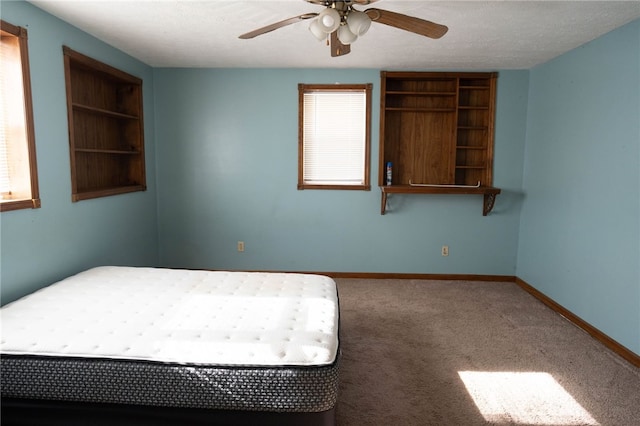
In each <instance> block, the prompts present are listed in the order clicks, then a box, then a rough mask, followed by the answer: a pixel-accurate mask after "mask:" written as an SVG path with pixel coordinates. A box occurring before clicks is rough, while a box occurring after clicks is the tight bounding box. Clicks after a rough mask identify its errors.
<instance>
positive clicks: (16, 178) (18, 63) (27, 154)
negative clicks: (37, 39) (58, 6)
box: [0, 21, 40, 211]
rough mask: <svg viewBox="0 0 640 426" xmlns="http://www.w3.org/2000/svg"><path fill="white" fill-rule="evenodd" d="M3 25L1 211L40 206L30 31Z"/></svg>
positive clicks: (0, 52)
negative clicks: (29, 41)
mask: <svg viewBox="0 0 640 426" xmlns="http://www.w3.org/2000/svg"><path fill="white" fill-rule="evenodd" d="M0 24H1V27H0V30H1V31H0V32H1V35H2V37H1V39H2V42H1V43H0V104H1V105H0V106H1V108H2V111H1V113H0V211H8V210H17V209H26V208H37V207H40V198H39V195H38V175H37V169H36V151H35V138H34V130H33V109H32V106H31V82H30V78H29V54H28V50H27V30H25V29H24V28H21V27H16V26H15V25H11V24H9V23H7V22H4V21H0Z"/></svg>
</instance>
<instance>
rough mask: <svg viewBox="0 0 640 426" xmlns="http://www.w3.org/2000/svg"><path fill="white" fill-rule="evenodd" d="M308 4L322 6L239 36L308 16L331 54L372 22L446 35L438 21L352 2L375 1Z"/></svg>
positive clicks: (324, 0)
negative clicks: (329, 47)
mask: <svg viewBox="0 0 640 426" xmlns="http://www.w3.org/2000/svg"><path fill="white" fill-rule="evenodd" d="M305 1H307V2H309V3H313V4H317V5H321V6H325V9H324V10H323V11H322V12H320V13H303V14H302V15H298V16H294V17H292V18H289V19H285V20H283V21H279V22H275V23H273V24H271V25H267V26H266V27H262V28H258V29H257V30H253V31H250V32H248V33H245V34H242V35H241V36H240V38H241V39H249V38H254V37H257V36H259V35H262V34H266V33H268V32H271V31H273V30H277V29H278V28H282V27H285V26H287V25H291V24H295V23H297V22H300V21H305V20H308V19H312V21H311V25H310V26H309V30H310V31H311V33H312V34H313V35H314V36H315V37H316V38H317V39H318V40H325V39H326V40H327V44H329V43H330V45H331V56H334V57H335V56H342V55H346V54H347V53H349V52H351V43H353V42H354V41H356V39H357V38H358V36H361V35H363V34H365V33H366V32H367V30H368V29H369V26H370V25H371V23H372V22H377V23H380V24H385V25H389V26H391V27H396V28H400V29H401V30H405V31H410V32H412V33H416V34H419V35H422V36H425V37H430V38H434V39H438V38H440V37H442V36H443V35H445V34H446V32H447V31H448V28H447V27H446V26H444V25H441V24H436V23H434V22H431V21H427V20H424V19H420V18H416V17H413V16H408V15H403V14H401V13H397V12H391V11H388V10H382V9H377V8H370V9H366V10H364V11H360V10H357V9H356V8H355V7H354V5H358V6H363V5H368V4H370V3H373V2H375V1H377V0H344V1H333V0H305Z"/></svg>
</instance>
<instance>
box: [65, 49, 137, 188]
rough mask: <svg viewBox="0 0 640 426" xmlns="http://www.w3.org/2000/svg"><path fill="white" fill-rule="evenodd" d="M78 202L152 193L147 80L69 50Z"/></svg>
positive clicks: (68, 83) (68, 79)
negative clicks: (146, 147) (146, 150)
mask: <svg viewBox="0 0 640 426" xmlns="http://www.w3.org/2000/svg"><path fill="white" fill-rule="evenodd" d="M63 54H64V67H65V78H66V88H67V109H68V120H69V148H70V156H71V192H72V200H73V201H80V200H85V199H89V198H97V197H105V196H109V195H116V194H122V193H126V192H134V191H144V190H146V176H145V163H144V127H143V114H142V80H141V79H140V78H138V77H135V76H133V75H130V74H127V73H125V72H123V71H120V70H118V69H116V68H114V67H112V66H109V65H107V64H104V63H102V62H99V61H97V60H95V59H92V58H90V57H88V56H85V55H83V54H81V53H78V52H75V51H73V50H71V49H70V48H68V47H66V46H64V47H63Z"/></svg>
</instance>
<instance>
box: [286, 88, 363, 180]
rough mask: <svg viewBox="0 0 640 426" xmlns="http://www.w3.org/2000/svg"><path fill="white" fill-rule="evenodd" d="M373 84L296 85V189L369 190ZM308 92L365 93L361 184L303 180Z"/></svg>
mask: <svg viewBox="0 0 640 426" xmlns="http://www.w3.org/2000/svg"><path fill="white" fill-rule="evenodd" d="M372 89H373V84H371V83H366V84H302V83H301V84H299V85H298V189H299V190H303V189H337V190H352V191H353V190H360V191H370V190H371V179H370V174H371V94H372ZM309 92H362V93H364V95H365V104H366V107H365V110H366V112H365V140H364V176H363V178H364V179H363V181H364V183H363V184H357V185H331V184H310V183H305V181H304V95H305V93H309Z"/></svg>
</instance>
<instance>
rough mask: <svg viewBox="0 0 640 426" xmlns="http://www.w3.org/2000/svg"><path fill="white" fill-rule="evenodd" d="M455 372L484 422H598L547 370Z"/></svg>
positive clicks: (590, 423)
mask: <svg viewBox="0 0 640 426" xmlns="http://www.w3.org/2000/svg"><path fill="white" fill-rule="evenodd" d="M458 374H459V375H460V378H461V379H462V381H463V382H464V385H465V386H466V388H467V391H468V392H469V394H470V395H471V397H472V398H473V401H474V402H475V404H476V406H477V407H478V409H479V410H480V413H482V416H483V417H484V418H485V420H486V421H488V422H492V423H498V424H499V423H502V422H504V423H511V424H513V423H515V424H527V425H567V426H570V425H599V423H598V422H597V421H595V419H594V418H593V417H591V415H590V414H589V413H588V412H587V411H586V410H585V409H584V408H582V406H581V405H580V404H579V403H578V402H577V401H576V400H575V399H574V398H573V397H572V396H571V395H570V394H569V393H568V392H567V391H566V390H565V389H564V388H563V387H562V386H561V385H560V384H559V383H558V382H557V381H556V380H555V379H554V378H553V376H551V374H549V373H539V372H501V371H500V372H488V371H459V372H458Z"/></svg>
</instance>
